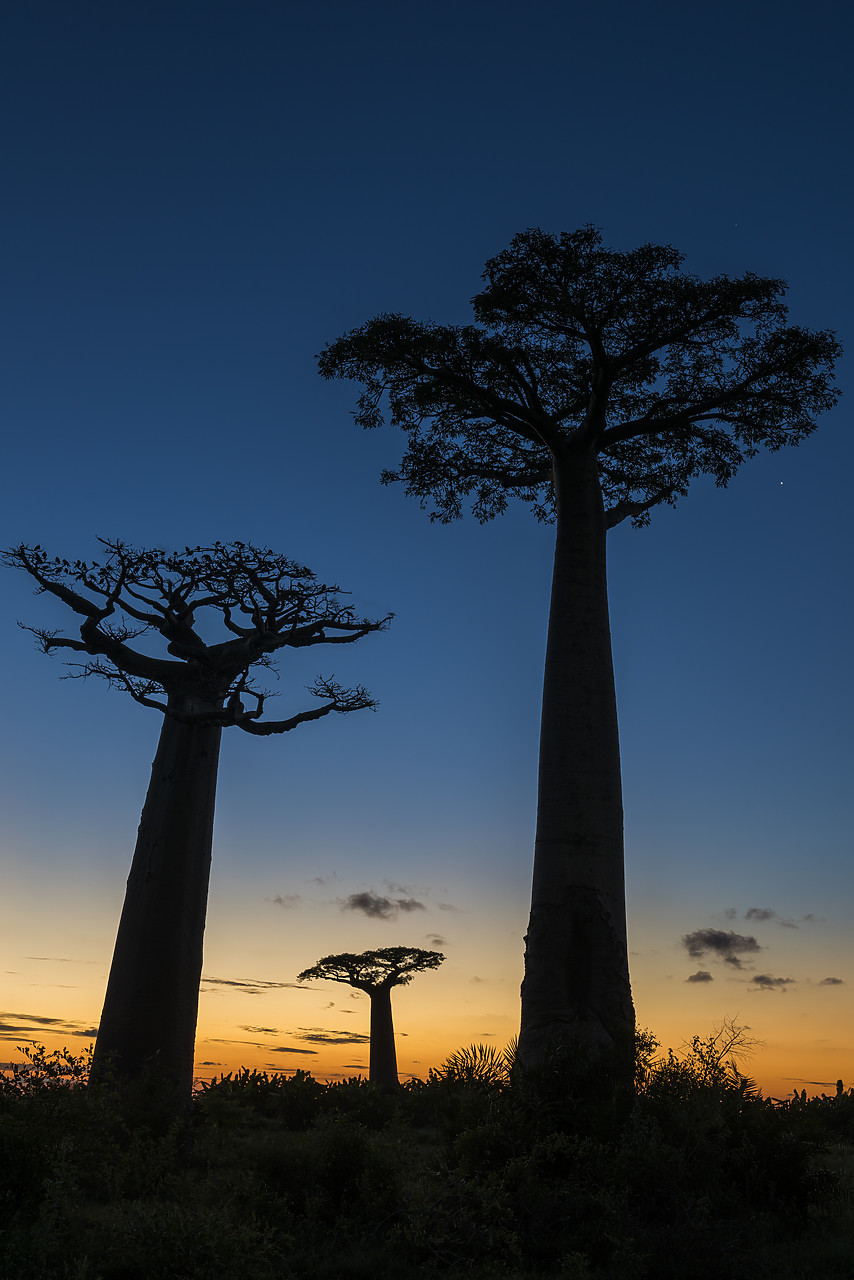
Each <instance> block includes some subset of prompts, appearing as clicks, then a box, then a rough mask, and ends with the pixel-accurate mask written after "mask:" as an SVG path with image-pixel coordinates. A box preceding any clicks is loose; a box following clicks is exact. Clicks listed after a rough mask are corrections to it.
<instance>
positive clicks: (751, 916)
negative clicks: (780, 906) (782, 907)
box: [744, 907, 779, 920]
mask: <svg viewBox="0 0 854 1280" xmlns="http://www.w3.org/2000/svg"><path fill="white" fill-rule="evenodd" d="M744 918H745V920H778V919H779V916H778V915H777V912H776V911H772V910H771V908H770V907H748V908H747V910H746V911H745V913H744Z"/></svg>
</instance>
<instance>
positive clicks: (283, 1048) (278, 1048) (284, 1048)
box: [263, 1044, 317, 1058]
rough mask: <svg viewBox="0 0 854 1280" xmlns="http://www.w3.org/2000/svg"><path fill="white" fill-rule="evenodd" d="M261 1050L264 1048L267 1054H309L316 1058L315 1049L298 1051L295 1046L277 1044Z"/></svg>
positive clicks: (265, 1046) (266, 1046)
mask: <svg viewBox="0 0 854 1280" xmlns="http://www.w3.org/2000/svg"><path fill="white" fill-rule="evenodd" d="M263 1048H265V1049H266V1050H267V1052H268V1053H310V1054H311V1055H312V1057H314V1058H316V1057H317V1050H316V1049H298V1048H297V1046H296V1045H295V1044H278V1045H275V1046H273V1045H269V1044H267V1045H264V1046H263Z"/></svg>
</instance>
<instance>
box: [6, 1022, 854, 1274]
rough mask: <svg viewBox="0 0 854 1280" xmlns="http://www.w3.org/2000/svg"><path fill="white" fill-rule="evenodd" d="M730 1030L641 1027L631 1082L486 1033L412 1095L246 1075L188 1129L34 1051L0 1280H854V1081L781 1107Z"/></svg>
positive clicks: (17, 1096)
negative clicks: (160, 1122)
mask: <svg viewBox="0 0 854 1280" xmlns="http://www.w3.org/2000/svg"><path fill="white" fill-rule="evenodd" d="M732 1030H734V1029H733V1028H732V1027H729V1028H725V1029H722V1032H720V1033H717V1034H716V1035H715V1036H712V1037H709V1038H708V1039H706V1040H701V1039H699V1038H697V1039H695V1040H694V1042H693V1043H692V1045H691V1046H689V1047H688V1049H687V1050H686V1051H685V1052H684V1053H682V1054H680V1055H675V1054H672V1053H668V1054H665V1055H659V1054H658V1046H657V1044H656V1043H655V1041H654V1039H653V1038H652V1037H650V1036H649V1035H641V1036H640V1037H639V1040H638V1055H637V1061H638V1069H637V1082H636V1088H635V1090H634V1092H633V1093H631V1094H626V1093H625V1092H621V1091H620V1090H619V1089H616V1088H614V1087H613V1086H612V1085H610V1084H609V1083H608V1079H607V1071H604V1072H603V1071H602V1069H601V1064H600V1065H599V1067H597V1069H596V1070H592V1069H591V1067H590V1064H585V1063H584V1061H583V1059H581V1058H580V1057H579V1056H578V1055H577V1054H572V1053H569V1052H567V1051H563V1052H558V1053H555V1054H554V1055H552V1058H551V1059H550V1061H549V1062H548V1063H547V1064H546V1065H545V1067H544V1068H543V1069H542V1070H541V1071H540V1072H538V1073H537V1075H536V1077H531V1076H528V1077H527V1078H525V1079H524V1080H522V1079H520V1078H518V1075H517V1073H516V1072H515V1068H514V1066H513V1058H512V1052H510V1053H508V1054H505V1055H501V1054H496V1053H495V1051H494V1050H491V1049H488V1048H484V1047H483V1046H470V1047H469V1048H468V1049H464V1050H460V1052H459V1053H457V1054H454V1055H453V1056H452V1058H450V1059H449V1060H448V1061H447V1063H445V1064H444V1066H443V1067H442V1068H441V1069H440V1070H439V1071H436V1072H431V1073H430V1075H429V1076H428V1078H427V1079H426V1080H413V1081H410V1082H408V1083H407V1084H404V1085H403V1086H401V1088H400V1089H399V1090H398V1091H397V1092H395V1093H390V1092H386V1091H383V1090H381V1089H377V1088H375V1087H374V1086H372V1085H370V1084H369V1083H368V1082H367V1081H365V1080H364V1079H362V1078H360V1077H356V1078H354V1079H351V1080H347V1081H342V1082H338V1083H331V1084H324V1083H322V1082H320V1081H317V1080H314V1079H313V1078H312V1077H311V1076H310V1075H308V1074H307V1073H305V1072H297V1073H296V1074H295V1075H293V1076H280V1075H268V1074H266V1073H259V1072H253V1071H241V1072H238V1073H236V1074H235V1075H229V1076H226V1077H221V1078H220V1079H219V1080H218V1081H215V1082H213V1083H212V1084H210V1085H208V1086H206V1087H205V1088H203V1089H202V1090H201V1092H200V1093H199V1094H198V1095H197V1096H196V1099H195V1102H194V1110H193V1119H192V1132H191V1135H190V1140H188V1134H187V1131H186V1128H185V1127H181V1126H175V1127H173V1128H171V1129H167V1130H166V1131H164V1132H152V1131H151V1130H149V1129H147V1128H146V1127H145V1126H144V1125H142V1124H138V1123H136V1124H135V1123H132V1122H131V1121H129V1120H128V1119H127V1118H126V1117H125V1116H123V1115H122V1114H121V1112H120V1111H119V1110H118V1108H117V1106H116V1103H115V1101H114V1100H113V1099H112V1097H111V1095H110V1094H109V1093H108V1092H104V1091H102V1092H96V1091H93V1090H88V1089H86V1088H84V1087H82V1086H83V1085H84V1084H85V1081H86V1069H87V1060H86V1057H85V1055H84V1056H83V1057H82V1058H75V1057H74V1056H73V1055H71V1054H68V1053H66V1052H64V1051H63V1053H57V1054H48V1053H46V1052H45V1051H44V1050H35V1051H31V1052H30V1053H29V1055H28V1057H27V1060H26V1062H25V1063H24V1064H23V1065H22V1066H21V1067H19V1068H17V1069H16V1072H15V1074H14V1075H13V1076H12V1077H10V1078H4V1079H3V1080H2V1083H0V1169H2V1170H3V1176H2V1181H0V1280H52V1278H54V1277H55V1278H56V1280H160V1278H162V1280H196V1278H198V1280H202V1278H204V1280H232V1278H233V1280H268V1278H269V1280H369V1278H370V1280H375V1278H376V1276H377V1275H382V1276H383V1277H384V1280H407V1277H424V1280H431V1278H432V1277H436V1280H438V1277H440V1276H441V1277H446V1276H451V1277H460V1278H462V1277H466V1278H467V1280H540V1278H541V1277H542V1278H544V1277H561V1278H562V1280H647V1278H649V1280H651V1278H652V1277H655V1278H656V1280H686V1277H691V1280H713V1278H714V1280H748V1277H749V1278H750V1280H765V1278H767V1280H772V1278H773V1280H802V1278H803V1280H807V1278H810V1280H811V1278H812V1277H816V1278H818V1277H820V1278H821V1280H848V1278H851V1277H854V1090H852V1089H849V1090H847V1091H846V1090H844V1089H843V1088H842V1086H841V1085H840V1086H839V1087H838V1089H837V1092H836V1093H835V1094H833V1095H829V1096H827V1097H825V1096H822V1097H820V1098H813V1099H808V1098H806V1097H805V1096H799V1095H796V1096H795V1097H794V1098H793V1099H791V1100H790V1101H788V1102H785V1103H775V1102H772V1101H771V1100H768V1099H765V1098H763V1097H762V1096H761V1094H760V1093H759V1091H758V1090H757V1089H756V1088H755V1086H753V1085H752V1084H751V1082H750V1080H749V1079H748V1078H747V1077H746V1076H744V1075H743V1074H742V1073H741V1072H740V1070H739V1069H738V1067H737V1065H736V1062H735V1060H734V1058H733V1056H732V1051H733V1049H734V1048H737V1047H738V1046H737V1042H736V1044H735V1045H734V1044H733V1042H732V1040H731V1037H730V1036H729V1035H728V1032H731V1031H732ZM735 1030H737V1029H735Z"/></svg>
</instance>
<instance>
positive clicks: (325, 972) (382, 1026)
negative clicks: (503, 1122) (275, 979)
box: [297, 947, 445, 1088]
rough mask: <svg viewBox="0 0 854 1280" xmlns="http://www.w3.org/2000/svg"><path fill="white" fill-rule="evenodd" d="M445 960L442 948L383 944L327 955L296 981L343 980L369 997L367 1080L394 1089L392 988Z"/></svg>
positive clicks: (395, 1055)
mask: <svg viewBox="0 0 854 1280" xmlns="http://www.w3.org/2000/svg"><path fill="white" fill-rule="evenodd" d="M444 959H445V957H444V956H443V955H442V952H441V951H422V950H421V948H420V947H380V949H379V950H378V951H362V952H360V954H359V955H353V954H352V953H351V952H348V951H347V952H343V953H342V954H340V955H337V956H324V957H323V959H322V960H318V962H317V964H315V965H312V967H311V968H310V969H304V970H303V971H302V973H300V974H297V982H308V981H311V980H312V979H316V978H321V979H323V981H324V982H344V983H346V984H347V986H349V987H355V988H356V990H357V991H364V992H365V994H366V995H368V996H370V999H371V1054H370V1059H369V1067H368V1079H369V1080H370V1081H371V1082H372V1083H373V1084H377V1085H384V1086H386V1087H389V1088H394V1087H395V1086H396V1085H397V1084H398V1083H399V1081H398V1076H397V1053H396V1051H395V1047H394V1022H393V1019H392V1014H391V992H392V988H393V987H404V986H406V985H407V983H409V982H411V981H412V979H413V978H414V977H415V975H416V973H425V972H426V971H427V970H428V969H438V967H439V965H440V964H441V963H442V962H443V960H444Z"/></svg>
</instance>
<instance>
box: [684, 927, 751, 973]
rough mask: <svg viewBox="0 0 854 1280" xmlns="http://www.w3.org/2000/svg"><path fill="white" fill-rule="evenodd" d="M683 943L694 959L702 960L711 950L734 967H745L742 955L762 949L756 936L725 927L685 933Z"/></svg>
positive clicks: (718, 957)
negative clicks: (726, 930) (726, 929)
mask: <svg viewBox="0 0 854 1280" xmlns="http://www.w3.org/2000/svg"><path fill="white" fill-rule="evenodd" d="M682 945H683V947H684V948H685V950H686V951H687V952H688V955H689V956H690V957H691V959H692V960H702V958H703V957H704V956H705V955H707V954H709V953H710V952H711V954H712V955H713V956H715V958H716V959H718V960H723V962H724V964H728V965H732V967H733V968H734V969H741V968H742V967H743V965H742V961H741V956H742V955H744V954H751V953H754V952H756V951H761V950H762V948H761V947H760V945H759V943H758V942H757V941H756V939H755V938H754V937H752V936H748V937H745V935H744V934H741V933H733V931H732V930H729V931H728V932H724V930H723V929H695V930H694V932H693V933H686V934H684V935H683V937H682Z"/></svg>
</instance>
